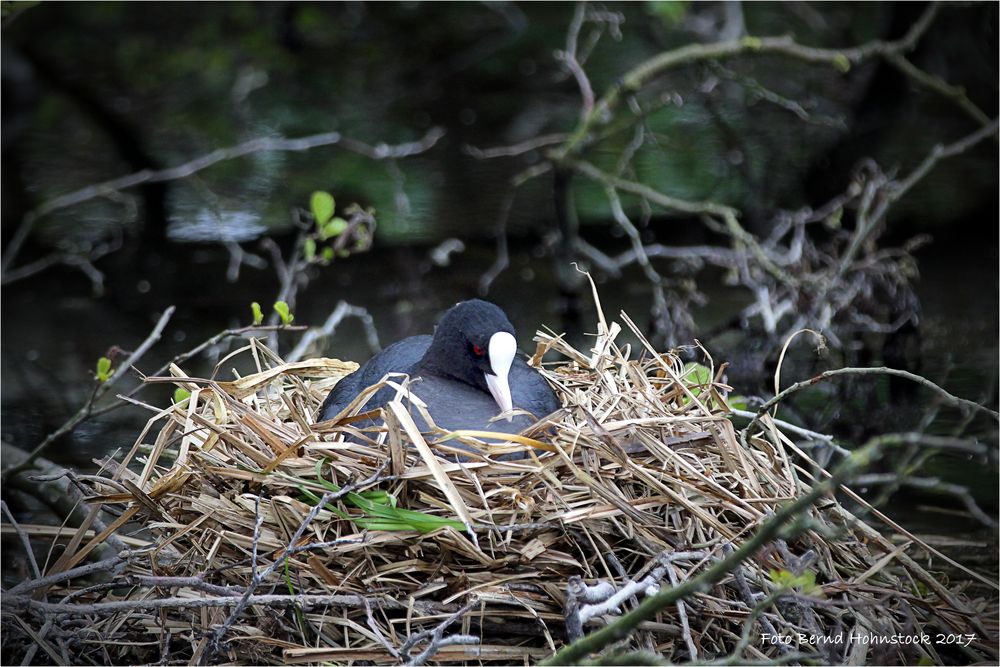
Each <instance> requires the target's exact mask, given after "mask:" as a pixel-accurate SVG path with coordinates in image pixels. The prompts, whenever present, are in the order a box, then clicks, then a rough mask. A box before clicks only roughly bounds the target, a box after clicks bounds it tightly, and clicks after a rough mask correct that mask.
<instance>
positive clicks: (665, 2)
mask: <svg viewBox="0 0 1000 667" xmlns="http://www.w3.org/2000/svg"><path fill="white" fill-rule="evenodd" d="M646 7H648V8H649V10H650V11H651V12H652V13H653V14H656V15H657V16H659V17H660V19H661V20H662V21H663V22H664V23H666V24H667V25H675V24H677V23H680V22H681V20H682V19H683V18H684V14H686V13H687V9H688V2H687V0H659V1H657V2H647V3H646Z"/></svg>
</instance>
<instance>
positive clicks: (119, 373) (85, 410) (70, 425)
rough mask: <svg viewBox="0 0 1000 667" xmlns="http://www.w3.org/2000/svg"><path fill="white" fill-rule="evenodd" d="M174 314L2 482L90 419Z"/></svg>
mask: <svg viewBox="0 0 1000 667" xmlns="http://www.w3.org/2000/svg"><path fill="white" fill-rule="evenodd" d="M173 314H174V306H168V307H167V309H166V310H165V311H163V314H162V315H161V316H160V319H159V321H157V323H156V326H154V327H153V330H152V331H151V332H150V334H149V335H148V336H146V340H144V341H142V343H141V344H140V345H139V347H137V348H136V349H135V351H134V352H132V353H131V354H130V355H129V356H128V357H127V358H126V359H125V360H124V361H123V362H122V363H121V364H119V366H118V368H117V370H115V372H114V374H112V376H111V377H110V378H108V379H107V381H105V382H103V383H102V384H101V385H99V386H98V387H97V388H96V389H95V391H94V393H93V394H91V396H90V399H89V400H88V401H87V402H86V403H85V404H84V405H83V407H81V408H80V409H79V410H78V411H77V413H76V414H75V415H73V416H72V417H70V418H69V419H68V420H67V421H66V422H65V423H63V425H62V426H60V427H59V428H57V429H56V430H55V431H53V432H52V433H49V434H48V435H47V436H46V437H45V439H43V440H42V441H41V442H40V443H39V444H38V445H36V446H35V448H34V449H32V450H31V451H30V452H28V456H27V458H26V459H25V460H24V461H22V462H21V463H19V464H18V465H16V466H13V467H11V468H8V469H7V470H5V471H4V472H3V475H2V477H0V481H3V482H6V481H7V480H8V479H10V478H11V476H13V475H16V474H18V473H20V472H22V471H24V470H26V469H28V468H29V467H30V466H31V463H32V461H34V460H35V459H36V458H37V457H38V456H39V455H40V454H41V453H42V452H43V451H45V448H46V447H48V446H49V445H50V444H52V443H53V442H54V441H56V440H58V439H59V438H61V437H62V436H64V435H66V434H67V433H69V432H70V431H72V430H73V429H74V428H76V426H77V424H79V423H80V422H82V421H84V420H85V419H87V418H89V417H90V416H91V415H92V414H93V409H94V404H95V403H96V402H97V401H98V400H100V399H101V397H103V396H104V395H105V394H106V393H108V391H109V390H110V389H111V388H112V387H113V386H115V384H117V383H118V381H119V380H121V378H122V377H123V376H124V375H125V373H126V372H127V371H128V370H129V369H130V368H131V367H132V366H133V365H134V364H135V363H137V362H138V361H139V359H141V358H142V357H143V356H144V355H145V354H146V352H148V351H149V348H151V347H152V346H153V345H154V344H155V343H156V342H157V341H158V340H160V335H161V334H162V333H163V329H164V327H166V326H167V322H169V321H170V318H171V317H172V316H173Z"/></svg>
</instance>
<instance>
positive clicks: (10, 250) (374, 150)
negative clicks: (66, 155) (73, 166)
mask: <svg viewBox="0 0 1000 667" xmlns="http://www.w3.org/2000/svg"><path fill="white" fill-rule="evenodd" d="M443 136H444V130H442V129H441V128H439V127H433V128H431V129H430V130H428V131H427V133H426V134H425V135H424V136H423V138H421V139H420V140H418V141H415V142H410V143H403V144H397V145H389V144H384V143H380V144H376V145H374V146H372V145H369V144H366V143H364V142H362V141H358V140H356V139H349V138H347V137H344V136H343V135H341V134H340V133H339V132H324V133H322V134H313V135H309V136H305V137H299V138H296V139H286V138H284V137H258V138H256V139H251V140H250V141H246V142H243V143H242V144H237V145H235V146H230V147H228V148H219V149H217V150H214V151H212V152H211V153H207V154H205V155H202V156H200V157H197V158H195V159H193V160H190V161H188V162H185V163H184V164H180V165H177V166H176V167H169V168H167V169H157V170H153V169H143V170H142V171H137V172H135V173H132V174H128V175H125V176H119V177H118V178H113V179H111V180H109V181H104V182H103V183H97V184H95V185H89V186H87V187H84V188H80V189H79V190H75V191H73V192H69V193H67V194H64V195H61V196H59V197H55V198H54V199H50V200H48V201H46V202H43V203H42V204H40V205H39V206H37V207H35V208H34V209H32V210H31V211H29V212H28V213H27V214H26V215H25V216H24V218H23V219H22V220H21V224H20V226H19V227H18V228H17V231H16V232H15V233H14V236H13V237H12V238H11V240H10V243H8V245H7V249H6V251H5V252H4V254H3V262H2V272H3V273H6V272H7V270H8V269H9V268H10V265H11V263H12V262H13V260H14V258H15V257H16V256H17V253H18V252H19V251H20V249H21V246H22V245H23V244H24V241H25V240H27V238H28V235H29V234H30V233H31V230H32V228H33V227H34V225H35V222H36V221H37V220H38V219H40V218H42V217H44V216H46V215H49V214H50V213H53V212H55V211H58V210H61V209H64V208H68V207H70V206H76V205H77V204H81V203H83V202H85V201H89V200H91V199H95V198H97V197H105V196H108V195H111V194H114V193H117V192H119V191H121V190H125V189H128V188H132V187H135V186H137V185H142V184H145V183H162V182H165V181H174V180H178V179H181V178H186V177H188V176H191V175H192V174H195V173H197V172H199V171H202V170H203V169H207V168H208V167H211V166H213V165H215V164H217V163H219V162H223V161H227V160H234V159H236V158H241V157H245V156H247V155H251V154H253V153H260V152H268V151H292V152H301V151H307V150H310V149H313V148H317V147H319V146H334V145H338V146H340V147H342V148H345V149H347V150H349V151H351V152H354V153H358V154H360V155H364V156H366V157H369V158H371V159H373V160H385V159H389V158H401V157H408V156H410V155H416V154H418V153H422V152H424V151H427V150H429V149H430V148H432V147H433V146H434V145H435V144H436V143H437V142H438V141H439V140H440V139H441V137H443Z"/></svg>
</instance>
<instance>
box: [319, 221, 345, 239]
mask: <svg viewBox="0 0 1000 667" xmlns="http://www.w3.org/2000/svg"><path fill="white" fill-rule="evenodd" d="M346 231H347V220H344V219H343V218H334V219H333V220H330V221H329V222H327V223H326V224H324V225H323V228H322V231H321V232H320V237H322V239H323V240H324V241H325V240H327V239H329V238H333V237H334V236H340V235H341V234H343V233H344V232H346Z"/></svg>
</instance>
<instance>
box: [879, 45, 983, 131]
mask: <svg viewBox="0 0 1000 667" xmlns="http://www.w3.org/2000/svg"><path fill="white" fill-rule="evenodd" d="M885 59H886V61H887V62H888V63H889V64H891V65H892V66H893V67H895V68H896V69H898V70H899V71H900V72H902V73H903V74H904V75H906V76H907V77H909V79H910V80H911V81H913V82H914V83H916V84H918V85H920V86H922V87H924V88H926V89H927V90H930V91H931V92H934V93H937V94H938V95H940V96H942V97H944V98H946V99H949V100H951V101H952V102H954V103H955V104H956V105H957V106H958V108H960V109H961V110H962V111H964V112H965V113H966V114H967V115H968V116H969V118H971V119H972V120H974V121H975V122H976V123H978V124H980V125H988V124H989V122H990V117H989V116H987V115H986V113H985V112H984V111H983V110H982V109H980V108H979V107H977V106H976V105H975V104H974V103H973V102H972V100H970V99H969V96H968V95H966V93H965V88H963V87H962V86H953V85H951V84H950V83H948V82H947V81H944V80H943V79H940V78H938V77H936V76H934V75H933V74H928V73H927V72H925V71H923V70H922V69H920V68H919V67H917V66H916V65H914V64H913V63H911V62H910V61H909V60H907V58H906V57H905V56H904V55H903V54H901V53H890V54H887V55H886V56H885Z"/></svg>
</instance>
